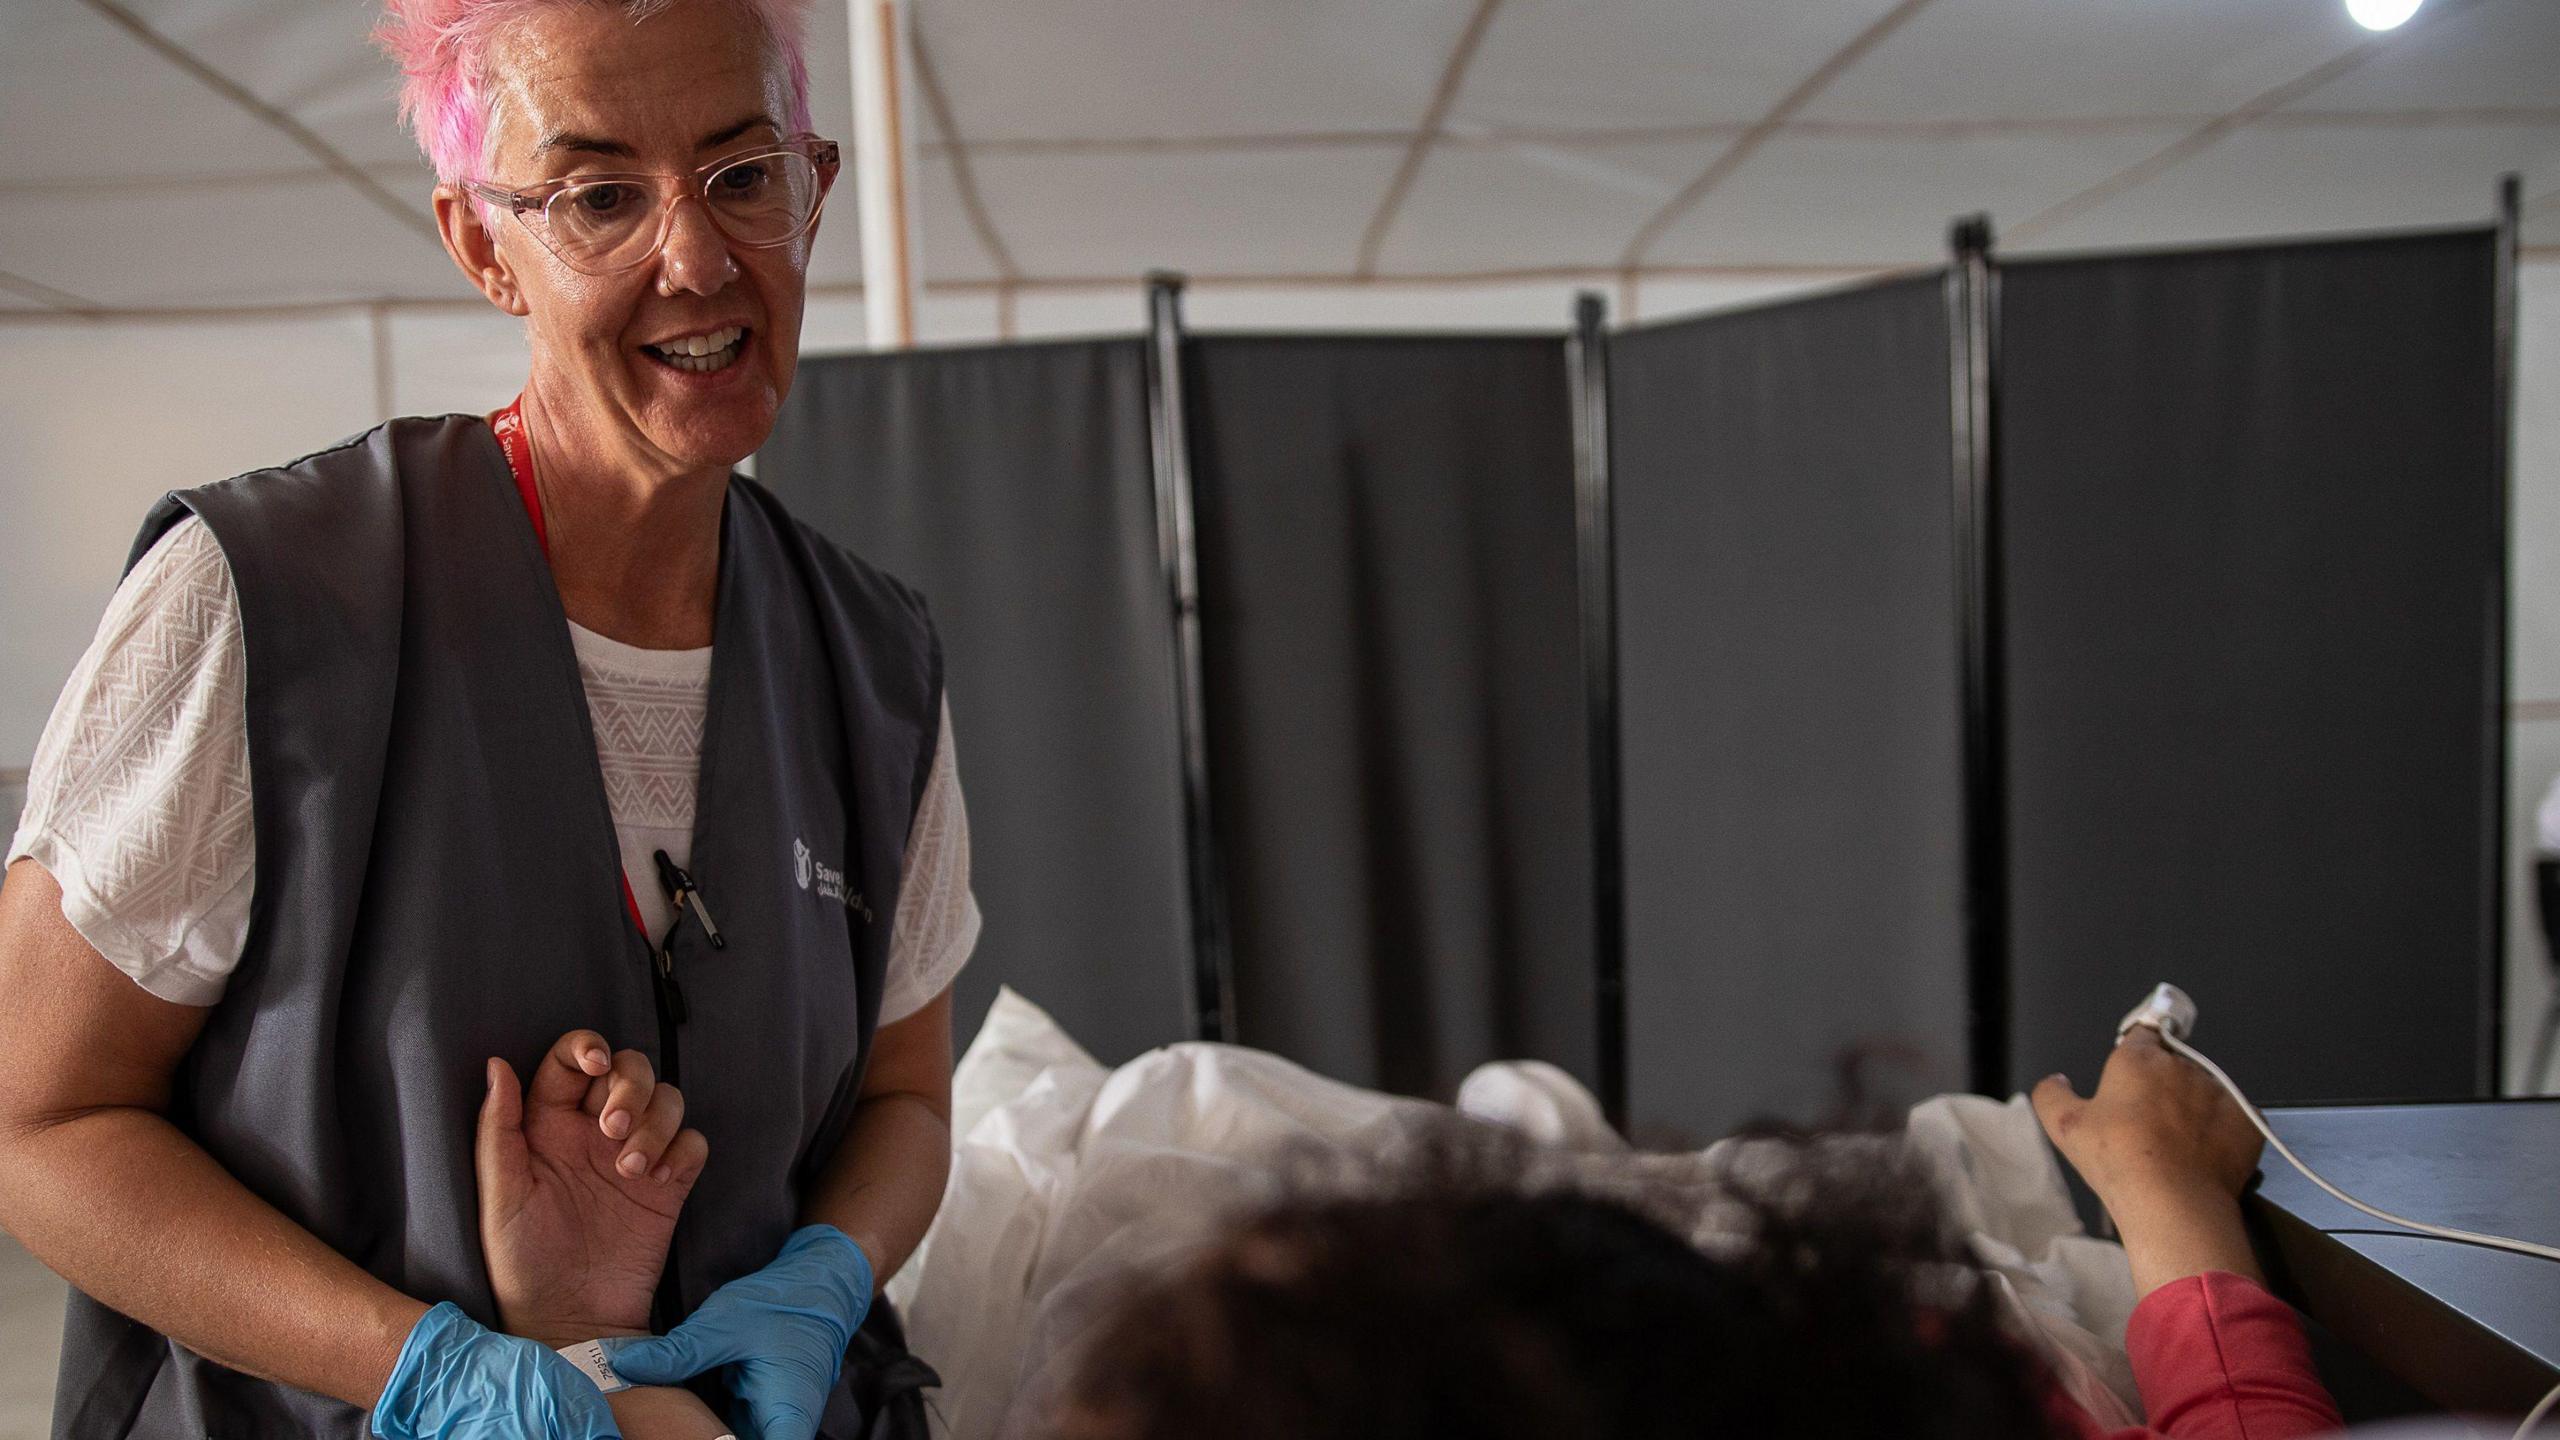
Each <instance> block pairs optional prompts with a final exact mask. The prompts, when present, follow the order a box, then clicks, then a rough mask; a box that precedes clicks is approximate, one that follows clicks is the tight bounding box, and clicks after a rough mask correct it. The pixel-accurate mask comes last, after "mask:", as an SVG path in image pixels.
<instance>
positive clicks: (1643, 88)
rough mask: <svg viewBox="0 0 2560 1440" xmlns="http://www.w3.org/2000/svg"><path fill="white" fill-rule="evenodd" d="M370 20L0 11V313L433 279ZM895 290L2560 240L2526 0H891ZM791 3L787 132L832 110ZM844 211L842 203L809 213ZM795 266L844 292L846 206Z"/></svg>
mask: <svg viewBox="0 0 2560 1440" xmlns="http://www.w3.org/2000/svg"><path fill="white" fill-rule="evenodd" d="M373 13H374V7H373V5H371V4H370V3H366V0H5V3H0V312H14V313H21V314H29V313H37V312H43V311H64V310H69V311H85V310H146V311H149V310H169V309H229V308H254V307H265V306H280V305H306V304H315V303H330V302H371V301H395V302H404V303H408V302H437V301H461V300H465V299H466V298H467V296H466V292H465V291H464V290H463V288H462V286H461V282H460V280H459V279H458V277H456V276H455V275H454V274H453V272H452V270H451V267H450V266H449V265H448V263H447V262H446V261H445V259H444V257H443V255H442V253H441V252H440V251H439V249H438V248H437V246H436V244H435V241H434V240H433V238H432V234H431V232H430V231H429V230H428V228H427V226H426V224H425V219H424V213H425V205H424V197H425V194H426V191H427V188H428V186H429V184H430V183H431V182H430V177H429V175H428V173H427V171H426V169H425V167H424V166H423V164H422V163H420V162H419V160H418V159H417V157H416V153H415V151H414V150H413V149H412V147H411V146H410V143H409V141H408V140H407V138H406V137H405V136H403V135H402V134H401V133H400V132H399V130H398V129H397V128H396V127H395V125H394V123H393V117H392V83H393V77H392V73H391V70H390V67H389V66H388V64H387V63H386V62H384V61H383V60H381V59H380V58H379V57H378V56H376V55H375V54H374V53H373V51H372V50H371V49H370V47H369V45H368V43H367V41H366V31H367V28H368V26H369V25H370V23H371V20H372V17H373ZM915 28H916V32H917V37H918V41H919V49H920V51H921V56H920V58H921V60H922V62H923V63H922V65H921V66H920V71H919V79H920V80H921V81H922V86H921V88H922V90H923V93H924V103H923V105H922V107H921V108H922V109H923V111H924V115H923V120H924V125H925V128H924V132H923V133H924V136H925V142H926V143H925V146H924V158H923V163H922V166H921V172H922V173H921V194H920V203H921V205H922V208H923V212H924V217H925V219H924V224H925V255H924V268H925V273H926V279H927V283H928V284H929V285H931V286H933V287H936V288H938V289H974V290H987V289H997V288H1002V287H1010V288H1013V289H1017V290H1020V291H1025V292H1033V291H1042V290H1054V289H1061V288H1071V287H1075V286H1081V285H1096V286H1099V285H1110V286H1122V285H1125V284H1127V283H1128V282H1129V281H1130V280H1131V279H1133V278H1134V277H1136V276H1138V275H1139V274H1141V273H1143V272H1144V271H1146V270H1149V269H1151V268H1158V267H1171V268H1178V269H1184V270H1188V271H1190V272H1192V273H1193V274H1194V276H1195V277H1196V279H1197V280H1198V281H1199V282H1200V283H1201V284H1203V285H1218V284H1236V285H1245V284H1252V285H1263V286H1272V285H1300V284H1304V285H1311V286H1312V285H1357V284H1367V283H1375V282H1396V281H1414V282H1424V281H1428V282H1432V283H1437V282H1441V281H1446V280H1452V279H1465V278H1471V277H1472V278H1478V279H1487V280H1492V279H1499V278H1507V277H1527V276H1549V275H1554V276H1566V275H1574V276H1583V275H1587V276H1588V277H1589V278H1591V279H1594V280H1606V279H1608V278H1611V277H1613V276H1623V275H1625V274H1628V273H1634V274H1636V275H1639V276H1647V277H1650V276H1665V277H1699V276H1709V275H1725V274H1732V275H1737V276H1742V275H1750V274H1768V275H1789V274H1794V275H1818V274H1823V273H1840V274H1847V273H1851V272H1855V271H1864V270H1870V269H1875V268H1881V267H1889V266H1895V265H1902V264H1910V263H1918V262H1926V261H1928V260H1930V259H1932V258H1934V257H1935V256H1936V255H1937V254H1939V252H1940V248H1941V246H1942V244H1943V235H1944V231H1945V226H1946V222H1947V220H1948V218H1949V217H1950V216H1951V215H1954V214H1957V213H1961V212H1969V211H1974V210H1988V211H1990V212H1991V213H1992V215H1993V216H1994V218H1995V221H1996V222H1997V224H1998V226H1999V228H2000V230H2001V233H2002V238H2003V241H2004V243H2006V244H2009V245H2012V246H2015V247H2017V248H2050V247H2071V248H2079V247H2088V246H2104V245H2116V244H2152V243H2162V242H2176V241H2188V240H2204V239H2222V238H2236V237H2243V236H2257V235H2268V234H2279V233H2292V232H2302V231H2323V230H2335V229H2349V228H2364V227H2381V226H2404V225H2435V224H2448V223H2469V222H2477V221H2480V220H2484V219H2485V218H2486V217H2487V216H2488V214H2489V210H2490V205H2491V198H2492V186H2493V184H2494V181H2495V178H2496V177H2497V176H2498V175H2499V174H2501V173H2503V172H2506V171H2518V172H2521V173H2522V174H2523V176H2524V178H2525V186H2526V190H2525V193H2526V197H2527V206H2528V208H2527V217H2526V228H2525V240H2526V243H2527V244H2528V245H2529V246H2534V247H2537V248H2545V247H2555V246H2560V0H2430V3H2429V4H2428V5H2427V6H2426V8H2425V9H2424V10H2422V11H2421V12H2420V14H2419V18H2418V19H2417V20H2416V21H2414V22H2412V24H2410V25H2409V26H2408V27H2407V28H2405V29H2404V30H2402V31H2400V32H2397V33H2394V34H2392V35H2388V36H2383V37H2372V36H2368V35H2366V34H2365V33H2364V32H2363V31H2361V30H2359V29H2357V28H2356V27H2355V26H2354V25H2353V23H2352V22H2351V21H2349V20H2348V19H2347V17H2346V15H2345V14H2344V12H2343V9H2342V7H2341V6H2340V4H2339V0H1395V3H1380V0H915ZM844 34H845V31H844V15H843V11H842V6H841V4H840V3H838V0H818V4H817V9H816V24H815V26H814V34H813V37H812V54H811V61H812V66H813V71H814V75H815V83H816V85H817V95H816V109H817V114H818V117H819V120H818V123H819V127H820V128H821V129H822V130H826V131H829V132H831V133H837V134H842V133H844V132H845V131H846V129H847V128H848V126H849V123H850V122H849V117H850V114H851V101H850V98H849V93H848V89H847V84H848V82H847V78H846V77H847V72H848V69H849V66H848V64H847V56H846V45H845V39H844ZM839 198H840V199H841V200H844V201H848V202H849V201H850V198H851V196H850V190H849V189H848V190H847V191H846V192H845V193H844V194H843V195H841V196H840V197H839ZM818 269H819V276H818V279H819V281H820V283H821V284H822V285H827V286H832V287H837V288H839V289H841V288H849V287H850V286H851V285H852V284H853V282H854V280H855V278H856V276H857V275H858V263H857V256H856V251H855V242H854V227H853V226H852V225H850V224H839V225H836V226H833V227H831V228H830V229H829V231H828V232H827V235H826V237H825V239H824V241H823V242H822V244H821V245H820V248H819V256H818Z"/></svg>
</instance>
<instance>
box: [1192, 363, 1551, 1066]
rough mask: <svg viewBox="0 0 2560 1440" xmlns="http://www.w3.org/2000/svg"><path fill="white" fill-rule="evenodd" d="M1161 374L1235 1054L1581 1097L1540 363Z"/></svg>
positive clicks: (1546, 368) (1198, 366) (1196, 368)
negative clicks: (1195, 599) (1190, 480)
mask: <svg viewBox="0 0 2560 1440" xmlns="http://www.w3.org/2000/svg"><path fill="white" fill-rule="evenodd" d="M1188 378H1189V384H1190V391H1189V397H1188V398H1189V404H1190V416H1191V425H1192V447H1191V448H1192V455H1193V460H1194V472H1195V485H1196V493H1197V500H1198V515H1199V527H1200V536H1199V548H1200V574H1201V585H1202V593H1201V604H1202V618H1203V645H1202V648H1203V651H1204V654H1205V657H1206V658H1205V666H1204V668H1205V675H1206V680H1207V700H1208V720H1209V740H1210V750H1211V754H1212V757H1213V763H1212V765H1211V775H1212V780H1213V787H1212V789H1213V795H1214V800H1215V806H1216V813H1217V829H1218V834H1219V839H1220V843H1221V847H1222V849H1223V851H1224V855H1225V859H1226V867H1225V868H1226V872H1227V885H1228V897H1229V906H1230V910H1229V913H1230V916H1231V919H1232V923H1233V927H1234V928H1233V933H1234V947H1235V987H1236V1015H1237V1020H1238V1025H1239V1027H1240V1032H1241V1033H1240V1038H1241V1039H1242V1040H1243V1041H1244V1042H1245V1043H1247V1044H1250V1045H1254V1046H1256V1047H1259V1048H1262V1049H1266V1050H1272V1051H1276V1052H1278V1053H1280V1054H1282V1055H1286V1056H1289V1057H1291V1058H1293V1059H1296V1060H1298V1061H1300V1062H1302V1063H1304V1064H1307V1065H1309V1066H1312V1067H1313V1068H1315V1069H1318V1070H1320V1071H1322V1072H1324V1073H1325V1074H1328V1075H1332V1076H1335V1077H1337V1078H1340V1079H1344V1080H1348V1081H1351V1082H1353V1083H1356V1084H1363V1085H1374V1086H1380V1087H1383V1088H1386V1089H1390V1090H1396V1091H1402V1092H1406V1093H1413V1094H1424V1095H1434V1096H1438V1097H1440V1098H1444V1099H1445V1098H1447V1097H1448V1096H1449V1095H1450V1093H1451V1092H1452V1091H1453V1090H1454V1089H1455V1086H1456V1083H1457V1081H1458V1080H1459V1079H1460V1078H1461V1077H1462V1076H1463V1075H1464V1074H1465V1073H1466V1071H1467V1070H1469V1069H1471V1068H1472V1067H1474V1066H1475V1065H1477V1064H1479V1063H1482V1062H1484V1061H1487V1060H1493V1059H1498V1058H1506V1057H1517V1056H1523V1055H1529V1056H1537V1057H1540V1058H1543V1059H1546V1060H1549V1061H1552V1062H1554V1063H1557V1064H1560V1065H1563V1066H1565V1067H1566V1068H1567V1069H1569V1070H1572V1071H1574V1072H1575V1073H1577V1074H1578V1075H1579V1076H1580V1077H1581V1078H1582V1079H1583V1080H1584V1081H1585V1082H1586V1083H1587V1082H1589V1081H1591V1080H1592V1079H1593V1075H1592V1054H1593V1038H1592V1037H1593V1025H1594V1018H1593V998H1592V996H1593V982H1592V951H1591V883H1590V869H1591V860H1590V856H1591V839H1590V828H1589V821H1588V818H1587V817H1588V811H1589V801H1588V796H1587V794H1586V792H1585V780H1584V771H1583V768H1582V766H1583V756H1584V753H1585V751H1584V743H1583V722H1582V710H1581V706H1582V680H1581V671H1580V649H1579V645H1580V639H1579V631H1578V629H1577V622H1576V614H1575V569H1574V565H1575V557H1574V509H1573V456H1572V440H1571V435H1570V425H1569V415H1570V412H1569V408H1568V405H1569V395H1568V392H1567V388H1566V379H1565V372H1564V351H1563V346H1562V344H1561V343H1560V341H1559V340H1558V339H1557V338H1556V337H1552V336H1547V337H1529V338H1516V339H1515V338H1504V337H1492V336H1482V337H1468V338H1445V339H1433V338H1414V337H1374V338H1349V337H1287V338H1280V337H1271V338H1264V337H1249V336H1203V337H1200V338H1198V339H1195V340H1194V341H1192V342H1191V351H1190V366H1189V375H1188Z"/></svg>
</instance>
